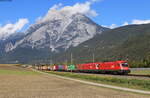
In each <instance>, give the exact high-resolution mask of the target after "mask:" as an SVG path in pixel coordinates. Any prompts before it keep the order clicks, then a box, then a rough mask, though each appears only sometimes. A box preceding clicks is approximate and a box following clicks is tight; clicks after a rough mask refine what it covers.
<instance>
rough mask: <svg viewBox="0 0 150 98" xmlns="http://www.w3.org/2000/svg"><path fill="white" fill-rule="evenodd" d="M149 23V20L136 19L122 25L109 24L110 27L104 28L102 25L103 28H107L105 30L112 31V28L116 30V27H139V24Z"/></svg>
mask: <svg viewBox="0 0 150 98" xmlns="http://www.w3.org/2000/svg"><path fill="white" fill-rule="evenodd" d="M148 23H150V20H138V19H134V20H132V21H130V22H127V21H126V22H124V23H123V24H122V25H116V24H111V25H110V26H106V25H103V26H104V27H107V28H110V29H114V28H117V27H120V26H126V25H133V24H134V25H140V24H148Z"/></svg>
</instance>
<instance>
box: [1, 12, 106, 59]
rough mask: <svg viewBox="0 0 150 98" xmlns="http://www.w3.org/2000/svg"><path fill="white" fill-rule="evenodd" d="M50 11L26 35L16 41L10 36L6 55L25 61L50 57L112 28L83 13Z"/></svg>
mask: <svg viewBox="0 0 150 98" xmlns="http://www.w3.org/2000/svg"><path fill="white" fill-rule="evenodd" d="M50 14H51V17H48V18H47V19H41V20H38V21H37V22H36V23H35V24H33V25H31V26H30V27H29V29H27V31H26V32H25V34H26V35H24V36H23V37H21V38H19V39H17V40H15V41H12V40H11V41H10V40H9V39H8V40H7V41H6V42H5V45H4V51H5V54H4V56H2V58H6V60H8V61H21V62H28V61H33V60H37V59H38V60H41V58H42V59H49V58H50V57H51V56H52V55H55V54H56V53H61V52H64V51H66V50H67V49H69V48H71V47H76V46H78V45H79V44H81V43H83V42H85V41H87V40H89V39H91V38H93V37H94V36H96V35H99V34H101V33H102V32H103V31H106V30H109V29H108V28H105V27H102V26H100V25H98V24H96V23H94V22H93V21H92V20H91V19H90V18H88V17H87V16H85V15H83V14H80V13H76V14H73V15H68V14H67V13H62V12H61V13H60V12H58V11H54V10H53V11H52V12H50Z"/></svg>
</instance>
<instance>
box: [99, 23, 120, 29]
mask: <svg viewBox="0 0 150 98" xmlns="http://www.w3.org/2000/svg"><path fill="white" fill-rule="evenodd" d="M102 26H103V27H106V28H110V29H114V28H116V27H118V26H117V25H116V24H111V25H110V26H107V25H102Z"/></svg>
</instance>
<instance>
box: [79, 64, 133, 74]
mask: <svg viewBox="0 0 150 98" xmlns="http://www.w3.org/2000/svg"><path fill="white" fill-rule="evenodd" d="M76 69H77V71H79V72H99V73H113V74H128V73H129V72H130V69H129V65H128V63H127V62H126V61H114V62H97V63H86V64H77V65H76Z"/></svg>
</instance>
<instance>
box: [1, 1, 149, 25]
mask: <svg viewBox="0 0 150 98" xmlns="http://www.w3.org/2000/svg"><path fill="white" fill-rule="evenodd" d="M87 1H91V0H12V1H11V2H9V1H0V24H1V25H0V26H1V27H4V26H5V25H6V24H8V23H12V24H15V23H16V22H17V21H18V20H19V19H22V18H25V19H27V20H28V22H27V21H26V23H28V25H26V27H27V26H29V25H30V24H33V23H34V22H35V20H36V19H37V18H38V17H42V16H44V15H45V14H46V13H47V12H48V10H49V8H51V7H53V6H54V5H55V4H56V5H57V4H60V3H61V7H65V6H73V5H75V4H76V3H79V5H80V4H85V2H87ZM92 1H93V3H92V4H91V5H90V10H92V11H94V12H95V14H96V15H94V16H92V17H91V18H92V20H94V21H95V22H96V23H98V24H100V25H105V26H111V25H112V24H113V25H112V26H115V25H117V26H120V25H123V24H124V23H125V22H126V23H125V24H131V23H135V22H145V21H148V22H149V19H150V12H149V11H150V0H99V1H97V0H96V1H97V2H95V0H92ZM135 20H136V21H135ZM26 23H25V24H26Z"/></svg>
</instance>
